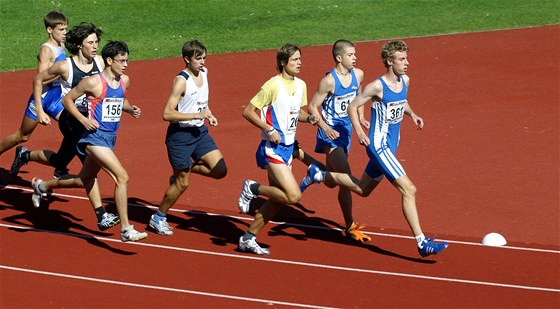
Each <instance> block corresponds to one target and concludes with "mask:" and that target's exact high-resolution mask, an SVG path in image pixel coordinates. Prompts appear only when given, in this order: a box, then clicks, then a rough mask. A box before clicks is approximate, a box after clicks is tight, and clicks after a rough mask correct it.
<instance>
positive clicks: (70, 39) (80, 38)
mask: <svg viewBox="0 0 560 309" xmlns="http://www.w3.org/2000/svg"><path fill="white" fill-rule="evenodd" d="M93 33H95V34H96V35H97V39H99V42H101V35H102V34H103V31H102V30H101V29H99V28H97V27H96V26H95V25H94V24H92V23H84V22H83V23H81V24H79V25H78V26H74V27H72V29H71V30H70V31H69V32H68V33H66V42H65V44H66V49H68V51H69V52H70V53H71V54H72V55H77V54H78V52H79V51H80V45H82V43H83V42H84V40H85V39H86V38H87V37H88V36H89V35H90V34H93Z"/></svg>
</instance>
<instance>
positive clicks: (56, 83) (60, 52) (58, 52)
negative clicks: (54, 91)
mask: <svg viewBox="0 0 560 309" xmlns="http://www.w3.org/2000/svg"><path fill="white" fill-rule="evenodd" d="M43 46H46V47H48V48H49V49H50V50H52V52H53V54H54V62H55V63H56V62H59V61H62V60H64V59H66V52H65V49H64V44H61V45H60V47H58V46H54V45H52V44H49V43H43V45H41V48H42V47H43ZM61 83H62V79H61V78H60V76H59V77H58V78H56V79H55V80H53V81H52V82H50V83H48V84H47V85H45V86H46V87H45V86H43V92H44V91H45V88H47V89H50V88H53V87H60V84H61Z"/></svg>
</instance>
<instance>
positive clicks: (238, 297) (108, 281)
mask: <svg viewBox="0 0 560 309" xmlns="http://www.w3.org/2000/svg"><path fill="white" fill-rule="evenodd" d="M0 268H1V269H6V270H12V271H20V272H27V273H34V274H41V275H47V276H55V277H63V278H70V279H77V280H85V281H93V282H99V283H108V284H115V285H124V286H130V287H136V288H144V289H152V290H162V291H168V292H177V293H186V294H194V295H202V296H209V297H218V298H227V299H234V300H243V301H249V302H257V303H264V304H267V305H284V306H292V307H304V308H317V309H335V308H336V307H325V306H316V305H309V304H299V303H291V302H284V301H276V300H271V299H261V298H252V297H251V298H249V297H243V296H234V295H226V294H219V293H210V292H202V291H195V290H185V289H177V288H170V287H164V286H157V285H146V284H139V283H133V282H124V281H113V280H107V279H100V278H92V277H84V276H76V275H69V274H63V273H55V272H50V271H42V270H35V269H28V268H20V267H13V266H6V265H0Z"/></svg>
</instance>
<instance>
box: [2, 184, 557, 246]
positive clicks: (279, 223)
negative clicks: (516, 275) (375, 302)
mask: <svg viewBox="0 0 560 309" xmlns="http://www.w3.org/2000/svg"><path fill="white" fill-rule="evenodd" d="M0 188H1V187H0ZM4 189H11V190H22V191H26V192H33V190H32V189H29V188H25V187H15V186H5V187H4ZM52 195H53V196H59V197H65V198H73V199H80V200H88V198H87V197H84V196H77V195H68V194H62V193H53V194H52ZM105 202H107V201H105ZM129 206H134V207H148V208H150V209H157V206H154V205H144V204H135V203H129ZM169 211H172V212H180V213H185V212H188V213H193V214H198V215H207V216H223V217H227V218H234V219H238V220H243V221H253V218H252V217H243V216H230V215H224V214H216V213H206V212H200V211H196V210H188V209H176V208H171V209H170V210H169ZM269 223H271V224H276V225H289V226H297V227H303V228H309V229H323V230H333V231H339V232H342V229H339V228H334V227H325V226H314V225H306V224H298V223H290V222H279V221H269ZM362 232H363V233H364V234H369V235H375V236H382V237H392V238H406V239H413V238H414V237H412V236H404V235H398V234H388V233H376V232H368V231H362ZM440 240H443V241H446V242H448V243H453V244H461V245H467V246H484V245H483V244H481V243H478V242H467V241H459V240H452V239H440ZM493 248H498V249H511V250H521V251H532V252H544V253H555V254H560V250H549V249H539V248H528V247H514V246H501V247H493Z"/></svg>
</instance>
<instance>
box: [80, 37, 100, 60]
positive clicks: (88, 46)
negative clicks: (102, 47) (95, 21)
mask: <svg viewBox="0 0 560 309" xmlns="http://www.w3.org/2000/svg"><path fill="white" fill-rule="evenodd" d="M98 47H99V38H97V34H95V33H92V34H90V35H88V36H87V37H86V38H85V39H84V40H83V41H82V46H80V50H81V51H82V54H83V55H84V57H86V58H88V59H92V58H94V57H95V56H96V55H97V48H98Z"/></svg>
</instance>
